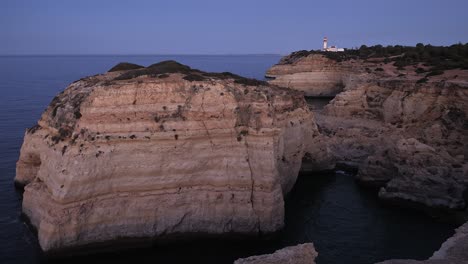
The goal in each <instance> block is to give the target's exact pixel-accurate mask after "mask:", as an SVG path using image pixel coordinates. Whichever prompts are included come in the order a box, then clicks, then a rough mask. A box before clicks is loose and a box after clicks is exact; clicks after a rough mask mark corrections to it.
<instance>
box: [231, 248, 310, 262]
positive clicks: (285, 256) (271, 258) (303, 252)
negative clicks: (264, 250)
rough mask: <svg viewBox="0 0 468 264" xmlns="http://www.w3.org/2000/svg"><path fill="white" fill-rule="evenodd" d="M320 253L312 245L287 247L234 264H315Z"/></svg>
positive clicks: (239, 260)
mask: <svg viewBox="0 0 468 264" xmlns="http://www.w3.org/2000/svg"><path fill="white" fill-rule="evenodd" d="M317 256H318V253H317V252H316V251H315V248H314V245H313V244H312V243H305V244H300V245H297V246H292V247H286V248H283V249H280V250H277V251H275V252H274V253H272V254H267V255H259V256H253V257H248V258H243V259H238V260H236V261H235V262H234V264H314V263H315V258H316V257H317Z"/></svg>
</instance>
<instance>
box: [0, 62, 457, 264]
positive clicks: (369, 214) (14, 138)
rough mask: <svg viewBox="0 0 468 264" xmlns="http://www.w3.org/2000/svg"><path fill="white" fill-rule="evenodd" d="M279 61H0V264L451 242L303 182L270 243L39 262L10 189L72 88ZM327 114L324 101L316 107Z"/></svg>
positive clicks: (350, 251)
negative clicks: (23, 151)
mask: <svg viewBox="0 0 468 264" xmlns="http://www.w3.org/2000/svg"><path fill="white" fill-rule="evenodd" d="M280 58H281V56H280V55H226V56H221V55H219V56H218V55H213V56H206V55H164V56H159V55H141V56H0V91H1V94H2V95H1V96H0V263H14V264H18V263H41V262H54V263H83V262H86V263H129V262H135V263H187V262H190V263H217V264H223V263H232V262H233V260H235V259H237V258H240V257H246V256H250V255H254V254H262V253H271V252H273V251H275V250H277V249H279V248H281V247H284V246H289V245H295V244H298V243H304V242H313V243H314V245H315V247H316V249H317V251H318V252H319V257H318V259H317V261H318V262H317V263H319V264H334V263H347V264H353V263H355V264H366V263H375V262H378V261H381V260H385V259H389V258H415V259H425V258H428V257H429V256H431V254H432V252H433V251H435V250H437V249H438V248H439V247H440V244H441V243H442V242H443V241H445V240H446V239H447V238H448V237H450V236H451V235H453V233H454V231H453V229H454V228H455V226H454V225H452V224H448V223H442V222H438V221H436V220H435V219H432V218H430V217H428V216H426V215H424V214H422V213H419V212H414V211H410V210H403V209H400V208H395V207H388V206H384V205H382V204H381V203H379V201H378V200H377V195H376V193H375V191H371V190H366V189H361V188H360V187H359V186H357V185H356V184H355V183H354V180H353V176H352V175H350V174H347V173H345V172H342V171H337V172H335V173H331V174H308V175H305V174H304V175H301V176H300V177H299V180H298V182H297V184H296V186H295V187H294V189H293V191H292V192H291V194H290V195H288V197H287V198H286V226H285V229H284V231H283V232H282V234H281V235H280V236H279V237H278V238H276V239H274V240H272V241H243V242H242V243H240V242H239V241H219V240H203V241H194V242H184V243H172V244H167V245H154V246H153V247H150V248H144V249H132V250H118V251H116V252H110V253H105V254H94V255H85V256H80V257H72V258H66V259H57V260H53V261H51V260H47V259H44V258H43V257H42V255H41V253H40V250H39V248H38V243H37V239H36V238H35V236H34V234H33V232H32V230H29V228H28V226H27V225H26V224H25V223H24V220H23V219H22V217H21V192H20V191H18V190H16V189H15V188H14V185H13V178H14V176H15V163H16V161H17V159H18V156H19V150H20V147H21V144H22V140H23V136H24V132H25V130H26V128H28V127H31V126H33V125H34V124H35V123H36V122H37V120H38V119H39V118H40V115H41V113H42V112H43V111H44V109H45V108H46V107H47V105H48V104H49V103H50V101H51V100H52V98H53V97H54V96H55V95H56V94H57V93H59V92H60V91H62V90H63V89H65V88H66V87H67V85H68V84H70V83H71V82H73V81H75V80H77V79H80V78H82V77H84V76H88V75H94V74H98V73H103V72H106V71H107V70H108V69H110V68H111V67H112V66H114V65H115V64H117V63H118V62H132V63H137V64H141V65H145V66H147V65H150V64H152V63H156V62H159V61H163V60H169V59H172V60H176V61H178V62H181V63H183V64H187V65H189V66H191V67H192V68H197V69H200V70H204V71H215V72H224V71H230V72H233V73H236V74H239V75H242V76H245V77H250V78H257V79H263V78H264V74H265V72H266V70H267V69H268V68H269V67H271V66H272V65H273V64H275V63H277V62H278V61H279V59H280ZM318 104H319V105H323V102H318Z"/></svg>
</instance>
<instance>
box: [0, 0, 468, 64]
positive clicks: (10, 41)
mask: <svg viewBox="0 0 468 264" xmlns="http://www.w3.org/2000/svg"><path fill="white" fill-rule="evenodd" d="M467 10H468V1H467V0H440V1H438V0H388V1H387V0H331V1H325V0H321V1H314V0H231V1H226V0H164V1H163V0H127V1H123V0H122V1H121V0H79V1H76V0H73V1H72V0H40V1H39V0H0V55H28V54H35V55H49V54H52V55H59V54H67V55H82V54H122V55H124V54H125V55H128V54H272V53H273V54H287V53H289V52H292V51H296V50H303V49H306V50H310V49H320V48H321V46H322V39H323V37H324V36H327V37H328V39H329V44H332V45H337V46H339V47H344V48H353V47H359V46H360V45H362V44H365V45H368V46H369V45H375V44H382V45H395V44H400V45H415V44H416V43H419V42H421V43H424V44H432V45H450V44H454V43H458V42H462V43H466V42H468V15H467V13H466V12H467Z"/></svg>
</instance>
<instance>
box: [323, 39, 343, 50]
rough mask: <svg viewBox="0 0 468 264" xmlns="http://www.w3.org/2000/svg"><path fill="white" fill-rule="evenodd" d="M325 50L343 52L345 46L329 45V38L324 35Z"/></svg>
mask: <svg viewBox="0 0 468 264" xmlns="http://www.w3.org/2000/svg"><path fill="white" fill-rule="evenodd" d="M323 51H329V52H343V51H344V49H343V48H338V47H337V46H330V47H328V38H327V37H324V38H323Z"/></svg>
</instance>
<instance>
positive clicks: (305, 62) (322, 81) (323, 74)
mask: <svg viewBox="0 0 468 264" xmlns="http://www.w3.org/2000/svg"><path fill="white" fill-rule="evenodd" d="M355 71H356V69H355V67H354V65H353V64H346V65H345V64H341V63H338V62H336V61H333V60H330V59H327V58H325V57H324V56H322V55H318V54H313V55H309V56H307V57H303V58H301V59H297V60H296V59H293V56H292V55H290V56H287V57H285V58H283V59H282V60H281V61H280V62H279V63H278V64H277V65H274V66H273V67H271V68H270V69H269V70H268V71H267V73H266V76H267V77H268V78H271V79H272V80H270V83H272V84H275V85H279V86H282V87H290V88H292V89H296V90H300V91H303V92H304V93H305V95H306V96H316V97H330V96H335V95H337V94H338V93H340V92H341V91H343V88H344V86H345V84H346V83H347V81H348V78H349V76H350V74H352V73H353V72H355Z"/></svg>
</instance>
